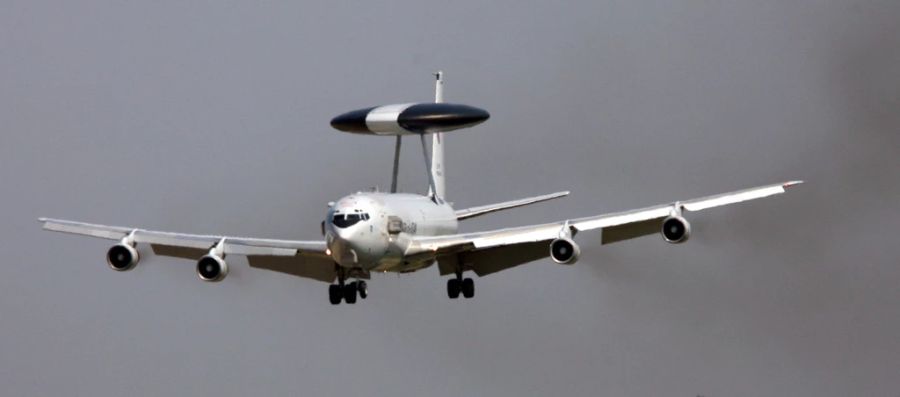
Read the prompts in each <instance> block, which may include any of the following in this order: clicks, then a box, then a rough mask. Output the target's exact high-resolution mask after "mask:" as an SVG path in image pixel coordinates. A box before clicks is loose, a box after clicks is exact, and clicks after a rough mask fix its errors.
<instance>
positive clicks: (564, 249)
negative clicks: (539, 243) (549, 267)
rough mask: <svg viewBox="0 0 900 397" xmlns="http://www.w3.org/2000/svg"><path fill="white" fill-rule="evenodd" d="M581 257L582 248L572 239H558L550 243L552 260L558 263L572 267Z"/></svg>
mask: <svg viewBox="0 0 900 397" xmlns="http://www.w3.org/2000/svg"><path fill="white" fill-rule="evenodd" d="M579 256H581V248H578V244H575V242H574V241H572V240H571V239H568V238H558V239H556V240H553V241H552V242H550V258H552V259H553V261H554V262H556V263H559V264H563V265H571V264H574V263H575V262H577V261H578V257H579Z"/></svg>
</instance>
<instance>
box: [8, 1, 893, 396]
mask: <svg viewBox="0 0 900 397" xmlns="http://www.w3.org/2000/svg"><path fill="white" fill-rule="evenodd" d="M898 21H900V2H897V1H894V0H885V1H848V0H834V1H780V0H777V1H775V0H772V1H769V0H764V1H749V2H748V1H641V2H635V1H585V2H570V3H566V4H561V3H559V2H538V3H535V2H525V1H494V2H485V1H446V2H440V3H437V2H428V1H392V2H383V3H376V2H359V3H355V4H353V3H339V2H321V3H302V2H226V1H207V2H200V1H195V2H188V4H185V2H180V1H154V2H102V1H78V2H71V1H40V2H37V1H18V0H5V1H3V2H0V183H2V196H0V197H2V203H3V207H2V209H0V258H2V265H0V385H2V389H3V394H5V395H10V396H52V395H66V396H122V395H184V396H203V395H215V396H244V395H258V394H262V395H286V394H301V393H302V394H303V395H341V396H344V395H357V394H366V395H376V396H377V395H386V396H420V395H433V396H469V395H476V396H540V395H566V396H596V395H613V396H662V395H666V396H696V395H703V396H848V395H870V396H897V395H900V377H898V376H897V374H898V369H900V308H898V305H897V304H898V302H900V287H898V286H900V269H898V258H900V244H898V237H897V236H898V234H897V230H898V225H900V204H898V203H900V136H898V133H900V23H898ZM438 69H443V70H444V71H445V72H446V89H445V96H446V99H447V101H449V102H461V103H466V104H470V105H474V106H478V107H482V108H484V109H487V110H488V111H490V112H491V115H492V117H491V119H490V120H489V121H488V122H487V123H485V124H483V125H480V126H478V127H476V128H474V129H472V130H464V131H458V132H453V133H451V134H449V135H448V136H447V172H446V173H447V183H448V196H449V197H448V198H449V200H451V201H453V202H455V203H456V206H457V207H466V206H474V205H481V204H487V203H491V202H497V201H504V200H510V199H515V198H520V197H525V196H529V195H536V194H543V193H548V192H553V191H558V190H567V189H570V190H572V195H571V196H570V197H569V198H566V199H563V200H557V201H554V202H551V203H544V204H539V205H536V206H533V207H527V208H524V209H517V210H512V211H509V212H502V213H498V214H495V215H490V216H485V217H481V218H478V219H473V220H471V221H466V222H465V223H464V224H463V225H462V228H463V230H467V231H471V230H479V229H486V228H494V227H500V226H514V225H525V224H529V223H533V222H545V221H555V220H561V219H565V218H570V217H577V216H585V215H592V214H599V213H603V212H607V211H619V210H624V209H629V208H634V207H637V206H645V205H652V204H657V203H662V202H669V201H672V200H677V199H686V198H691V197H697V196H701V195H706V194H711V193H719V192H724V191H728V190H732V189H738V188H744V187H750V186H755V185H761V184H767V183H773V182H780V181H784V180H789V179H805V180H807V184H806V185H803V186H801V187H799V188H797V189H795V190H792V191H791V192H790V193H789V194H786V195H783V196H778V197H776V198H771V199H766V200H760V201H754V202H752V203H747V204H742V205H737V206H730V207H726V208H718V209H713V210H709V211H704V212H702V213H696V214H691V215H690V218H689V219H690V220H691V221H692V223H693V226H694V235H693V237H692V238H691V241H690V242H688V243H687V244H683V245H678V246H672V245H668V244H665V243H664V242H663V241H662V239H661V238H660V237H658V236H649V237H644V238H641V239H637V240H631V241H627V242H623V243H619V244H615V245H609V246H601V245H600V244H599V234H596V233H583V234H580V235H579V236H578V238H577V241H578V242H579V243H580V244H581V246H582V258H581V260H580V261H579V262H578V264H577V265H575V266H571V267H568V266H559V265H556V264H554V263H552V262H551V261H550V260H543V261H539V262H535V263H532V264H528V265H524V266H521V267H518V268H515V269H511V270H508V271H505V272H502V273H498V274H494V275H490V276H487V277H485V278H481V279H476V283H475V284H476V296H475V298H474V299H472V300H459V301H451V300H449V299H447V296H446V290H445V282H446V281H445V280H444V279H441V278H439V276H438V271H437V269H436V268H431V269H426V270H425V271H422V272H418V273H415V274H411V275H403V276H399V277H398V276H396V275H385V276H376V277H374V278H373V279H372V281H371V282H370V283H369V290H370V297H369V299H368V300H366V301H362V302H360V303H358V304H356V305H355V306H348V305H341V306H337V307H333V306H331V305H330V304H329V303H328V301H327V286H326V285H325V284H322V283H319V282H316V281H311V280H306V279H299V278H295V277H292V276H288V275H282V274H277V273H271V272H268V271H265V270H259V269H250V268H249V267H247V264H246V261H245V260H244V259H243V258H233V259H232V258H229V262H230V263H231V265H232V273H231V274H230V275H229V276H228V278H226V279H225V280H224V281H223V282H221V283H218V284H209V283H203V282H201V281H200V280H198V278H197V276H196V274H195V269H194V263H192V262H191V261H185V260H178V259H171V258H162V257H153V256H152V255H149V252H148V250H145V251H144V252H145V254H146V255H145V256H144V260H143V261H142V262H141V263H140V265H139V266H138V267H137V268H136V269H135V270H134V271H132V272H127V273H117V272H113V271H110V270H109V268H108V267H107V265H106V263H105V261H104V255H105V252H106V249H107V248H108V247H109V245H110V243H109V242H107V241H102V240H94V239H89V238H80V237H75V236H66V235H61V234H51V233H48V232H43V231H41V230H40V228H39V225H38V223H37V222H36V218H37V217H39V216H52V217H61V218H69V219H76V220H82V221H88V222H97V223H107V224H117V225H124V226H140V227H144V228H154V229H162V230H172V231H182V232H194V233H216V234H231V235H249V236H258V237H271V238H287V239H316V238H319V237H320V236H319V234H318V233H319V227H318V223H319V221H321V219H323V216H324V214H325V209H326V207H325V204H326V203H327V202H328V201H331V200H335V199H337V198H339V197H341V196H342V195H345V194H347V193H350V192H353V191H356V190H363V189H366V188H368V187H370V186H375V185H378V186H381V187H382V188H384V187H388V186H389V185H390V166H391V156H392V153H391V149H392V146H393V141H392V140H391V139H385V138H378V137H361V136H358V135H351V134H345V133H341V132H337V131H334V130H332V129H331V128H330V127H329V125H328V121H329V120H330V118H331V117H333V116H334V115H336V114H338V113H341V112H344V111H347V110H351V109H357V108H361V107H367V106H375V105H378V104H387V103H396V102H409V101H428V100H431V99H432V98H433V78H432V77H431V75H430V73H432V72H434V71H435V70H438ZM412 143H413V141H411V140H410V141H408V144H407V145H406V146H405V147H406V148H408V149H412V148H415V145H413V144H412ZM402 165H403V168H402V170H401V187H402V188H403V189H404V190H406V191H415V192H422V191H424V190H425V188H426V183H427V182H426V179H425V175H424V173H423V170H424V165H423V164H422V160H421V153H418V152H416V151H414V150H407V151H406V152H405V153H404V155H403V162H402Z"/></svg>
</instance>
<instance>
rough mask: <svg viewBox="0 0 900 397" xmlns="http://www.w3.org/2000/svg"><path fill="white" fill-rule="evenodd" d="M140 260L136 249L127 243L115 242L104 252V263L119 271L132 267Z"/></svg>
mask: <svg viewBox="0 0 900 397" xmlns="http://www.w3.org/2000/svg"><path fill="white" fill-rule="evenodd" d="M140 260H141V256H140V255H139V254H138V252H137V250H136V249H135V248H134V247H132V246H130V245H128V244H116V245H114V246H112V248H110V249H109V251H107V252H106V263H108V264H109V267H110V268H112V269H113V270H115V271H119V272H124V271H128V270H131V269H134V267H135V266H137V263H138V261H140Z"/></svg>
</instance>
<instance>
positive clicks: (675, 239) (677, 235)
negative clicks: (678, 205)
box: [661, 216, 691, 244]
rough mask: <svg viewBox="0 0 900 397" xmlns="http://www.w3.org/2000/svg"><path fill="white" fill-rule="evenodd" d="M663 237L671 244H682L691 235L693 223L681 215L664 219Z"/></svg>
mask: <svg viewBox="0 0 900 397" xmlns="http://www.w3.org/2000/svg"><path fill="white" fill-rule="evenodd" d="M661 233H662V237H663V239H664V240H666V242H667V243H670V244H681V243H683V242H685V241H687V240H688V239H689V238H690V237H691V224H690V223H688V221H687V219H684V218H682V217H680V216H670V217H668V218H666V219H664V220H663V223H662V230H661Z"/></svg>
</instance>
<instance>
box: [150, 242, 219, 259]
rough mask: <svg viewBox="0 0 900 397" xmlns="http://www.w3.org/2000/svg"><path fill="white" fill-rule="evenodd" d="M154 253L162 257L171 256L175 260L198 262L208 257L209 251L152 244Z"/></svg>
mask: <svg viewBox="0 0 900 397" xmlns="http://www.w3.org/2000/svg"><path fill="white" fill-rule="evenodd" d="M150 248H152V249H153V253H154V254H156V255H161V256H171V257H173V258H181V259H191V260H197V259H200V258H201V257H203V255H206V253H207V252H208V251H209V250H208V249H204V248H187V247H176V246H172V245H162V244H150Z"/></svg>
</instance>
